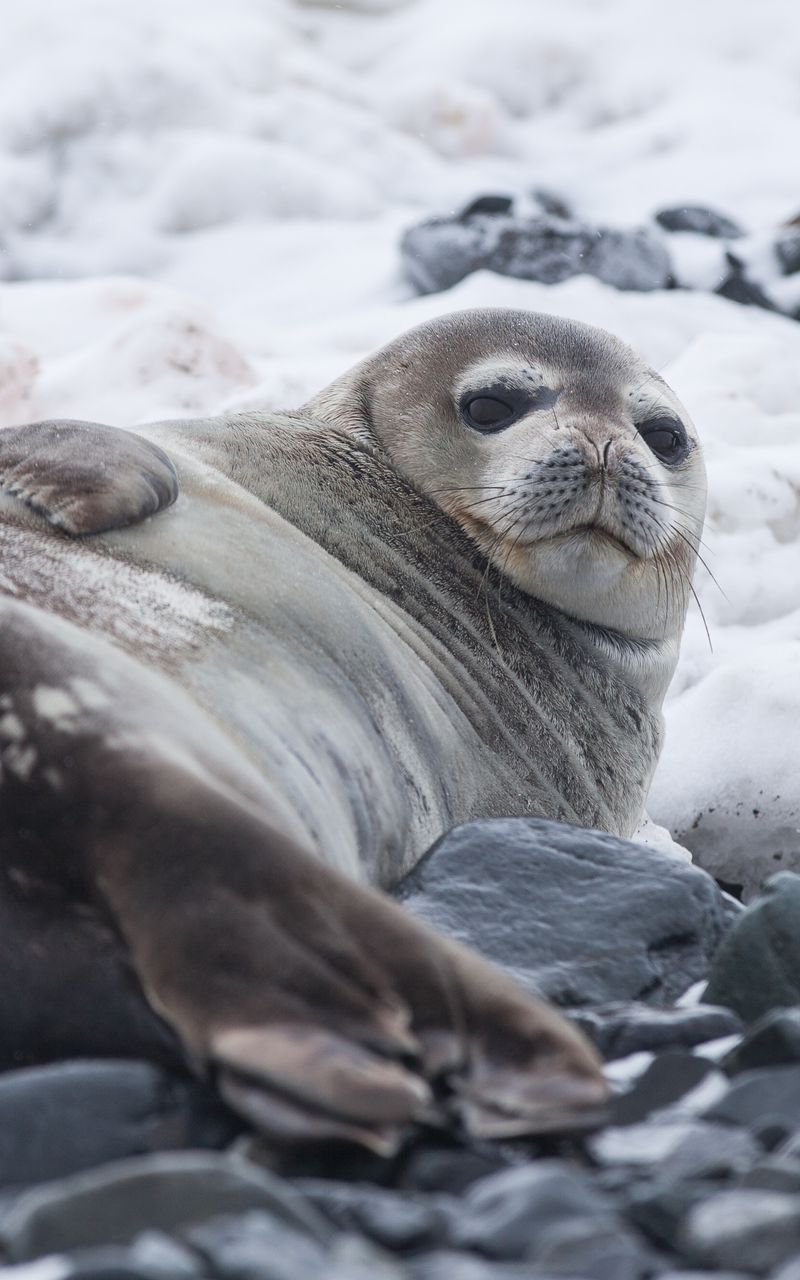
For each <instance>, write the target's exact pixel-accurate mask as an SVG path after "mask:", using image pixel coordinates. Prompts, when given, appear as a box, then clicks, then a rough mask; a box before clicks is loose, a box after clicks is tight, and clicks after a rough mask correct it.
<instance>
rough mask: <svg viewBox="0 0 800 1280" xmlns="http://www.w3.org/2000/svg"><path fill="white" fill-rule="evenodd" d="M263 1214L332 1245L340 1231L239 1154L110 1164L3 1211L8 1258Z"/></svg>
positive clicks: (0, 1231) (27, 1195) (2, 1241)
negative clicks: (219, 1217) (216, 1217)
mask: <svg viewBox="0 0 800 1280" xmlns="http://www.w3.org/2000/svg"><path fill="white" fill-rule="evenodd" d="M250 1209H261V1210H263V1211H264V1212H265V1213H268V1214H270V1215H271V1216H272V1217H273V1218H276V1219H278V1220H279V1221H280V1222H284V1223H287V1224H288V1225H289V1226H290V1227H294V1228H296V1229H297V1230H299V1231H302V1232H305V1233H306V1234H308V1235H309V1236H310V1237H311V1238H312V1239H316V1240H317V1241H318V1242H321V1243H322V1244H326V1243H327V1242H328V1241H329V1240H330V1239H331V1236H332V1230H331V1228H330V1226H329V1225H328V1223H327V1222H326V1221H325V1219H324V1218H323V1217H322V1216H321V1215H320V1214H318V1213H317V1212H316V1210H315V1209H313V1207H312V1206H311V1205H309V1204H308V1203H307V1202H306V1201H305V1200H304V1199H303V1197H302V1196H301V1195H300V1193H299V1192H298V1191H296V1190H295V1189H294V1188H293V1187H292V1186H291V1185H290V1184H289V1183H286V1182H283V1181H282V1180H281V1179H279V1178H276V1177H275V1176H274V1175H271V1174H268V1173H267V1172H266V1170H263V1169H256V1168H254V1167H253V1166H252V1165H249V1164H247V1162H246V1161H244V1160H241V1159H239V1158H238V1157H236V1156H230V1155H219V1154H216V1153H214V1154H212V1153H211V1152H203V1153H200V1152H192V1153H189V1152H180V1153H174V1154H169V1155H167V1154H160V1155H152V1156H142V1157H140V1158H138V1159H135V1160H123V1161H120V1162H118V1163H116V1164H110V1165H102V1166H100V1167H99V1168H98V1169H93V1170H91V1172H89V1173H79V1174H75V1175H73V1176H72V1177H71V1178H65V1179H63V1180H61V1181H58V1182H51V1183H46V1184H45V1185H43V1186H41V1187H37V1188H36V1189H35V1190H32V1191H25V1192H23V1193H22V1194H20V1195H19V1196H17V1197H15V1198H14V1200H13V1201H12V1203H11V1204H10V1205H6V1206H4V1207H3V1211H2V1212H0V1254H2V1255H3V1256H4V1257H5V1258H6V1259H7V1260H8V1261H10V1262H26V1261H29V1260H30V1259H32V1258H37V1257H39V1256H40V1255H41V1254H46V1253H67V1252H69V1251H71V1250H75V1249H81V1248H85V1247H87V1246H92V1245H109V1244H128V1243H129V1242H130V1241H132V1240H133V1239H134V1238H135V1237H136V1236H138V1235H140V1234H141V1233H142V1232H143V1231H146V1230H152V1229H155V1230H159V1231H164V1232H167V1233H173V1232H175V1231H177V1230H179V1229H180V1228H182V1227H187V1226H190V1225H191V1224H193V1223H197V1222H203V1221H205V1220H206V1219H208V1218H210V1217H211V1216H212V1215H220V1214H225V1213H244V1212H247V1211H248V1210H250Z"/></svg>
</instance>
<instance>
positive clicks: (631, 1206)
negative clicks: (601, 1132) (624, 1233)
mask: <svg viewBox="0 0 800 1280" xmlns="http://www.w3.org/2000/svg"><path fill="white" fill-rule="evenodd" d="M718 1190H719V1186H718V1184H717V1183H714V1182H703V1181H695V1182H677V1183H675V1182H666V1181H665V1180H664V1179H662V1178H660V1177H657V1178H654V1179H652V1180H647V1181H646V1182H645V1183H637V1184H634V1185H633V1186H632V1187H631V1188H630V1190H629V1192H628V1195H627V1204H626V1206H625V1213H626V1217H627V1218H628V1220H629V1221H630V1222H631V1223H632V1224H633V1226H634V1227H636V1228H637V1229H638V1230H639V1231H642V1232H643V1233H644V1234H645V1236H647V1237H648V1238H649V1239H650V1240H651V1241H652V1242H653V1243H654V1244H655V1245H656V1246H659V1247H661V1248H666V1249H670V1250H674V1248H675V1242H676V1239H677V1236H678V1230H679V1228H680V1225H681V1223H682V1222H683V1220H684V1219H685V1217H686V1215H687V1213H688V1212H689V1210H690V1209H691V1208H692V1206H693V1205H695V1204H699V1203H700V1202H701V1201H703V1200H706V1199H708V1197H709V1196H710V1195H713V1194H715V1193H716V1192H717V1191H718Z"/></svg>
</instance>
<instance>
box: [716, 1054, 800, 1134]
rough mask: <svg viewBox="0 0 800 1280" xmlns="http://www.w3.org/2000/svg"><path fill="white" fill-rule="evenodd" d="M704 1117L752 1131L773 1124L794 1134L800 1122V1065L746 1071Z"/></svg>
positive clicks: (735, 1079) (736, 1078)
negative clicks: (793, 1130) (781, 1126)
mask: <svg viewBox="0 0 800 1280" xmlns="http://www.w3.org/2000/svg"><path fill="white" fill-rule="evenodd" d="M703 1118H704V1119H705V1120H711V1121H719V1122H721V1123H722V1124H736V1125H744V1126H746V1127H747V1128H749V1129H751V1130H752V1129H754V1128H755V1127H756V1126H763V1125H764V1124H766V1123H767V1122H770V1123H772V1124H780V1125H785V1126H786V1127H787V1129H788V1130H789V1131H790V1132H791V1130H792V1129H795V1128H797V1125H798V1122H799V1121H800V1066H796V1067H773V1068H772V1069H770V1070H761V1071H745V1072H743V1073H742V1074H741V1075H739V1076H736V1077H735V1078H734V1080H733V1082H732V1083H731V1086H730V1088H729V1089H728V1090H727V1091H726V1093H725V1094H724V1095H723V1097H721V1098H719V1099H718V1100H717V1101H716V1102H714V1103H712V1105H711V1106H710V1107H708V1108H707V1110H706V1111H704V1112H703Z"/></svg>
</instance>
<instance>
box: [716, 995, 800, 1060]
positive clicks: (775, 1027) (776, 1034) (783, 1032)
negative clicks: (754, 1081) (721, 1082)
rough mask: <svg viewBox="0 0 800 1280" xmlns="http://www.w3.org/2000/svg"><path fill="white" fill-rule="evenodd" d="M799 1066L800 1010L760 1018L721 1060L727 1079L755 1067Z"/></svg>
mask: <svg viewBox="0 0 800 1280" xmlns="http://www.w3.org/2000/svg"><path fill="white" fill-rule="evenodd" d="M789 1063H797V1064H798V1065H800V1008H794V1009H775V1010H773V1011H772V1012H771V1013H767V1014H765V1015H764V1017H763V1018H759V1020H758V1022H756V1023H754V1024H753V1026H752V1027H751V1028H750V1030H749V1031H748V1033H747V1035H746V1036H745V1037H744V1039H743V1040H742V1042H741V1044H738V1045H737V1046H736V1048H735V1049H732V1050H731V1052H730V1053H729V1054H727V1056H726V1057H725V1058H724V1059H723V1061H722V1067H723V1069H724V1070H725V1071H727V1072H729V1074H730V1075H736V1074H737V1073H738V1072H740V1071H748V1070H750V1069H751V1068H754V1067H777V1066H782V1065H783V1064H789Z"/></svg>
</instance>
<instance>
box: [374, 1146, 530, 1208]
mask: <svg viewBox="0 0 800 1280" xmlns="http://www.w3.org/2000/svg"><path fill="white" fill-rule="evenodd" d="M509 1164H510V1161H509V1159H508V1158H507V1157H506V1156H505V1155H504V1154H503V1152H502V1150H501V1149H500V1148H499V1147H498V1145H497V1143H485V1144H481V1146H480V1148H478V1147H477V1146H473V1147H470V1146H465V1147H453V1146H448V1147H446V1146H437V1145H435V1144H433V1143H431V1142H430V1141H425V1142H422V1143H420V1144H419V1145H418V1146H412V1147H410V1149H408V1150H407V1151H403V1152H402V1153H401V1155H400V1157H399V1160H398V1161H397V1163H396V1166H395V1169H394V1170H393V1176H392V1185H393V1186H396V1187H398V1188H401V1189H403V1190H408V1191H449V1192H451V1193H452V1194H453V1195H458V1194H459V1193H460V1192H461V1191H465V1190H466V1188H467V1187H471V1186H472V1184H473V1183H474V1182H477V1181H478V1180H479V1179H480V1178H487V1177H488V1176H489V1174H491V1173H499V1172H500V1171H501V1170H502V1169H506V1168H508V1166H509Z"/></svg>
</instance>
